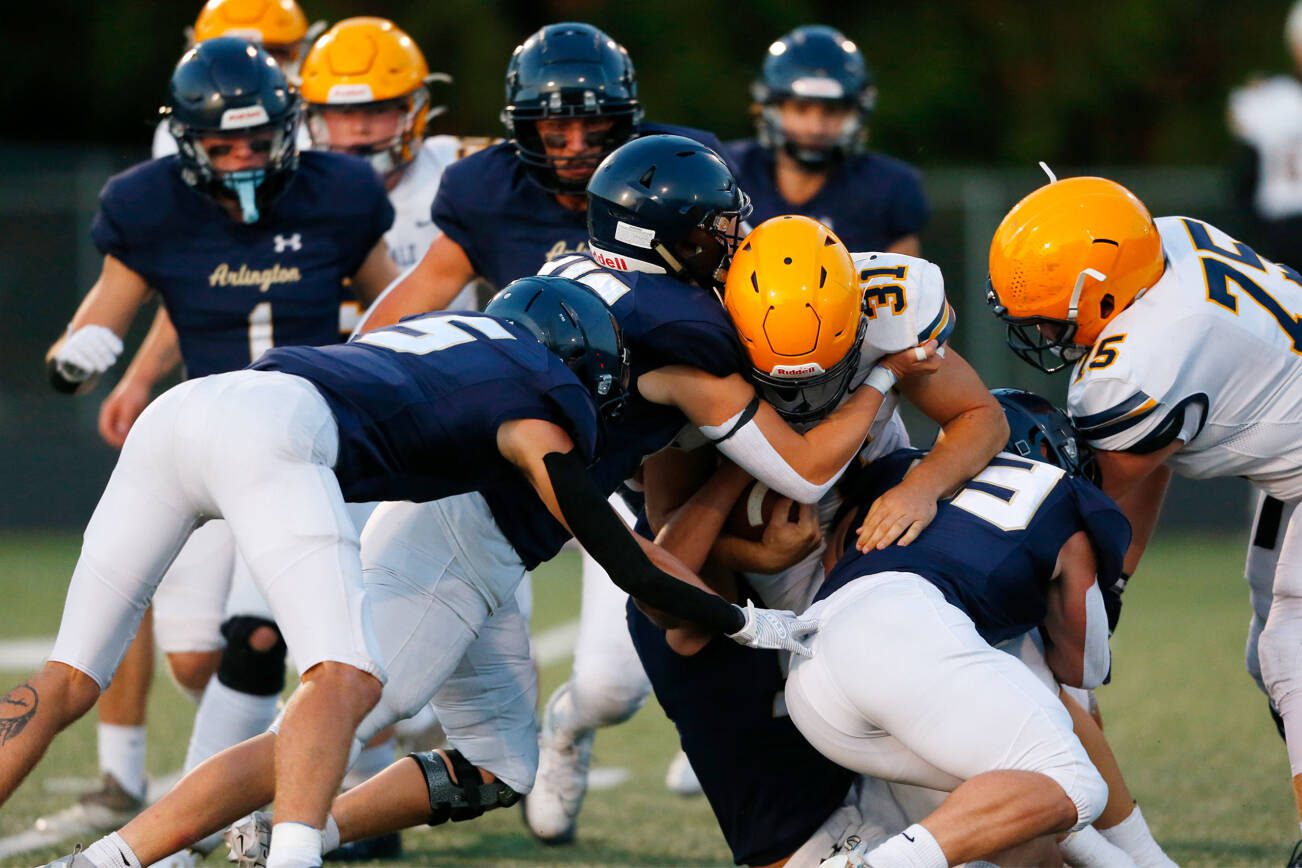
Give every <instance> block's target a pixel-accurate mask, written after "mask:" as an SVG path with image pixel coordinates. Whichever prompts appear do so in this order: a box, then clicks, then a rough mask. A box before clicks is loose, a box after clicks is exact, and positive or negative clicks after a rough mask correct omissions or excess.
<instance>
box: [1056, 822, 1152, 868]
mask: <svg viewBox="0 0 1302 868" xmlns="http://www.w3.org/2000/svg"><path fill="white" fill-rule="evenodd" d="M1058 849H1059V850H1061V851H1062V858H1063V859H1066V860H1067V863H1068V864H1069V865H1072V866H1074V868H1127V866H1133V865H1134V864H1135V863H1134V861H1133V860H1132V859H1131V858H1130V856H1128V855H1127V854H1126V853H1125V852H1124V851H1122V849H1121V848H1120V847H1117V846H1116V845H1114V844H1111V843H1109V842H1108V839H1107V838H1104V837H1103V836H1102V835H1101V834H1099V830H1098V829H1095V828H1094V827H1093V826H1086V827H1085V828H1083V829H1080V830H1078V831H1075V832H1072V833H1071V834H1070V835H1068V836H1067V837H1066V838H1064V839H1063V840H1062V841H1061V843H1059V844H1058Z"/></svg>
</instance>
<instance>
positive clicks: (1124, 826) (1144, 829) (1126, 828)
mask: <svg viewBox="0 0 1302 868" xmlns="http://www.w3.org/2000/svg"><path fill="white" fill-rule="evenodd" d="M1099 831H1101V832H1102V833H1103V837H1104V838H1107V839H1108V841H1109V842H1110V843H1111V844H1112V845H1113V846H1115V847H1119V848H1121V849H1122V850H1124V851H1125V852H1126V854H1127V855H1129V856H1130V858H1131V859H1134V860H1135V864H1136V865H1138V866H1140V868H1176V863H1175V862H1174V861H1172V860H1171V857H1170V856H1167V855H1166V853H1164V852H1162V847H1161V845H1160V844H1158V843H1157V841H1156V840H1155V839H1154V838H1153V832H1152V830H1150V829H1149V828H1148V823H1147V822H1145V820H1144V814H1143V812H1142V811H1140V810H1139V805H1135V809H1134V810H1133V811H1131V812H1130V816H1129V817H1126V819H1124V820H1122V821H1121V822H1120V823H1117V824H1116V825H1115V826H1113V827H1112V828H1111V829H1100V830H1099Z"/></svg>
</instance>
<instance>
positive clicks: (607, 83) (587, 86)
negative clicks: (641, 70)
mask: <svg viewBox="0 0 1302 868" xmlns="http://www.w3.org/2000/svg"><path fill="white" fill-rule="evenodd" d="M575 117H602V118H610V119H611V120H612V122H613V125H612V126H611V128H610V130H609V131H607V132H605V133H603V134H602V135H601V141H600V142H599V143H598V144H599V151H598V152H597V153H596V154H592V155H585V156H582V157H549V156H547V152H546V151H545V149H544V148H543V143H542V137H541V136H539V134H538V121H540V120H543V119H545V118H575ZM641 120H642V104H641V103H639V102H638V99H637V76H636V74H635V73H634V71H633V61H632V60H630V59H629V56H628V52H627V51H626V50H624V46H622V45H620V44H619V43H618V42H616V41H615V40H613V39H611V38H610V37H609V36H607V35H606V34H605V33H603V32H601V31H600V30H598V29H597V28H595V27H593V26H592V25H591V24H580V23H575V22H566V23H563V24H549V25H547V26H546V27H544V28H542V29H541V30H539V31H538V32H537V33H535V34H533V35H532V36H530V37H529V38H528V39H526V40H525V41H524V42H523V43H521V44H520V45H518V46H516V49H515V51H514V52H513V53H512V54H511V61H510V63H509V64H508V65H507V67H506V108H504V109H503V110H502V123H503V124H505V125H506V129H507V133H508V135H509V137H510V140H511V143H512V144H513V145H514V146H515V150H516V153H517V154H518V155H519V157H520V159H521V160H522V161H523V162H524V164H525V166H526V167H527V168H528V169H529V176H530V177H531V178H532V179H533V180H534V181H535V182H536V183H538V184H539V185H541V186H542V187H543V189H545V190H547V191H548V192H551V193H562V194H570V195H575V194H582V192H583V189H584V187H585V185H586V184H587V178H586V177H585V178H583V179H574V178H561V177H559V176H557V174H556V170H557V169H567V168H575V169H583V168H595V167H596V165H597V164H598V163H599V162H600V161H601V160H602V159H604V158H605V157H606V155H607V154H609V153H610V152H611V151H613V150H615V149H616V148H618V147H619V146H620V145H622V144H623V143H624V142H626V141H628V140H629V138H630V137H631V136H632V135H633V131H634V130H635V129H636V127H637V124H638V123H639V122H640V121H641Z"/></svg>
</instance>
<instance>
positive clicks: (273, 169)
mask: <svg viewBox="0 0 1302 868" xmlns="http://www.w3.org/2000/svg"><path fill="white" fill-rule="evenodd" d="M162 114H163V116H164V117H166V118H167V126H168V130H169V131H170V132H171V134H172V136H173V137H174V138H175V139H176V146H177V149H178V151H179V156H180V160H181V177H182V178H184V179H185V182H186V183H187V184H189V185H190V186H192V187H194V188H195V189H197V190H201V191H203V192H205V193H208V194H210V195H218V194H226V195H233V196H234V197H235V198H236V199H237V200H238V202H239V204H240V210H241V213H242V216H243V220H244V222H245V223H256V222H257V220H258V218H259V217H260V216H261V213H262V211H263V210H264V209H266V208H267V207H268V206H269V205H270V204H271V203H272V202H273V201H275V199H276V197H277V196H279V195H280V193H281V192H282V191H283V190H284V189H285V185H286V184H287V183H288V182H289V179H290V178H291V177H293V174H294V171H295V169H297V168H298V144H297V133H298V123H299V115H300V106H299V98H298V93H297V92H296V91H295V90H294V88H292V87H291V86H290V84H289V82H288V81H287V80H286V78H285V74H284V73H283V72H281V70H280V67H279V66H277V65H276V61H275V60H273V59H272V57H271V55H269V54H267V53H266V52H265V51H264V50H263V49H262V48H260V47H259V46H257V45H255V44H252V43H250V42H247V41H245V40H243V39H237V38H235V37H230V36H223V37H218V38H217V39H209V40H207V41H204V42H201V43H199V44H198V45H196V46H195V47H194V48H191V49H190V50H189V51H187V52H186V53H185V54H184V55H182V56H181V60H180V61H179V62H178V63H177V64H176V69H175V70H174V71H173V72H172V80H171V84H170V86H169V89H168V98H167V105H166V106H164V107H163V109H162ZM265 133H270V135H269V136H267V135H264V134H265ZM232 134H248V135H250V136H256V141H255V149H259V150H260V149H264V148H265V149H266V150H267V163H266V165H265V166H263V167H262V168H257V169H241V170H239V171H234V172H220V171H218V170H217V169H216V168H214V166H213V163H212V158H211V156H210V155H209V154H208V152H207V151H205V150H204V147H203V145H202V144H201V143H200V142H199V140H200V139H201V138H203V137H204V136H211V135H226V136H229V135H232Z"/></svg>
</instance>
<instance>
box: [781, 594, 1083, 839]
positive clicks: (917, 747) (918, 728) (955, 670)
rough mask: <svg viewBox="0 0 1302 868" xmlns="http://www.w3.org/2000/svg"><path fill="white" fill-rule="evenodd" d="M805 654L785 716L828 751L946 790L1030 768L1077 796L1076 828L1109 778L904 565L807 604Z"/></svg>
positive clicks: (1051, 698)
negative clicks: (809, 644) (812, 628)
mask: <svg viewBox="0 0 1302 868" xmlns="http://www.w3.org/2000/svg"><path fill="white" fill-rule="evenodd" d="M806 614H807V615H813V616H815V617H817V618H818V621H819V631H818V633H817V634H816V635H815V637H814V640H813V642H814V644H813V652H814V654H813V656H812V657H798V658H793V661H792V667H791V675H790V677H789V678H788V679H787V688H786V696H787V708H788V710H789V711H790V713H791V719H792V720H793V721H794V722H795V724H796V726H797V727H798V728H799V729H800V731H801V733H803V734H804V736H805V738H807V739H808V740H809V743H810V744H812V745H813V746H814V747H815V748H817V749H818V750H819V752H821V753H822V754H823V755H824V756H826V757H827V758H828V759H830V760H832V761H833V762H836V763H839V764H841V765H842V766H845V767H846V768H848V769H852V770H854V771H858V772H860V773H863V774H869V775H873V776H875V777H879V778H884V779H886V780H891V781H900V782H903V783H910V784H916V785H919V786H924V787H930V788H932V789H937V790H946V791H948V790H953V789H954V788H955V787H957V786H958V785H959V784H960V783H962V782H963V781H966V780H968V779H970V778H973V777H975V776H977V775H979V774H982V773H984V772H990V771H996V770H1020V771H1030V772H1038V773H1040V774H1043V775H1045V776H1047V777H1049V778H1050V779H1052V780H1053V781H1055V782H1056V783H1057V784H1058V785H1059V786H1061V787H1062V789H1063V790H1064V791H1065V792H1066V794H1067V796H1068V797H1069V798H1071V800H1072V802H1074V803H1075V805H1076V809H1077V815H1078V819H1077V828H1080V827H1082V826H1085V825H1088V824H1089V823H1091V822H1092V821H1093V820H1094V818H1095V817H1097V816H1098V815H1099V813H1100V812H1101V811H1102V810H1103V807H1104V805H1105V804H1106V802H1107V785H1106V784H1105V783H1104V781H1103V778H1102V777H1101V776H1100V775H1099V773H1098V772H1097V771H1096V770H1095V768H1094V766H1093V765H1092V764H1091V763H1090V760H1089V757H1088V756H1087V755H1086V753H1085V749H1084V748H1083V747H1082V746H1081V743H1080V741H1079V740H1078V739H1077V738H1076V736H1075V734H1074V733H1073V732H1072V724H1071V717H1070V715H1068V713H1067V710H1066V709H1065V708H1063V706H1062V704H1061V703H1060V702H1059V701H1058V698H1057V696H1056V695H1055V694H1054V693H1052V692H1050V690H1049V689H1048V688H1047V687H1045V686H1044V684H1042V683H1041V682H1040V681H1039V679H1037V678H1036V677H1035V676H1034V675H1033V674H1032V673H1031V672H1030V670H1028V669H1027V668H1026V667H1025V666H1024V665H1022V664H1021V663H1020V662H1018V661H1017V660H1016V659H1015V658H1013V657H1012V656H1011V655H1009V654H1005V653H1003V652H1001V651H997V650H995V649H994V648H992V647H990V645H989V644H987V643H986V641H985V640H984V639H982V638H981V636H980V635H979V634H978V633H977V631H976V627H975V626H974V625H973V623H972V620H971V619H970V618H969V617H968V616H967V615H966V614H965V613H964V612H962V611H961V610H959V609H957V608H956V607H954V606H952V605H950V604H949V603H948V602H946V601H945V598H944V596H943V595H942V594H941V593H940V591H939V590H938V589H937V588H936V587H935V586H934V585H932V584H931V583H930V582H927V581H926V580H925V579H923V578H922V577H920V576H917V575H914V574H912V573H900V572H886V573H878V574H875V575H872V576H866V577H863V578H859V579H856V580H854V581H853V582H851V583H850V584H849V585H847V586H845V587H843V588H841V589H840V590H838V591H836V592H835V593H833V594H832V595H831V596H830V597H828V598H827V599H826V600H822V601H820V602H818V603H815V604H814V605H813V606H811V607H810V608H809V610H808V612H807V613H806Z"/></svg>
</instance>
